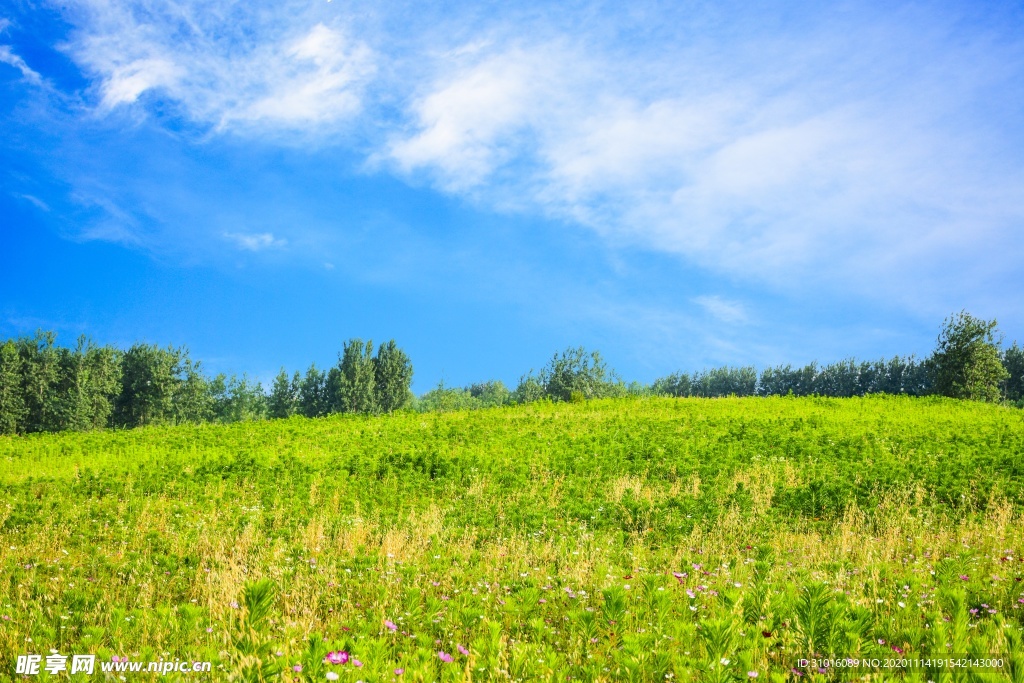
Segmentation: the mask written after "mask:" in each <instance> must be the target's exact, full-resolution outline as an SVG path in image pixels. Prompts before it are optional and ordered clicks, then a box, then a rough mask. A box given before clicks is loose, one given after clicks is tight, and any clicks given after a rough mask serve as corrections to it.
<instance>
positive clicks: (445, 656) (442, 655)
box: [437, 650, 454, 662]
mask: <svg viewBox="0 0 1024 683" xmlns="http://www.w3.org/2000/svg"><path fill="white" fill-rule="evenodd" d="M437 658H438V659H440V660H441V661H442V662H450V661H452V660H453V659H454V657H452V656H451V655H450V654H448V653H447V652H445V651H444V650H441V651H440V652H438V653H437Z"/></svg>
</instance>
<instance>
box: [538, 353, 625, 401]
mask: <svg viewBox="0 0 1024 683" xmlns="http://www.w3.org/2000/svg"><path fill="white" fill-rule="evenodd" d="M541 378H542V381H543V383H544V393H545V394H547V395H548V396H550V397H551V398H553V399H554V400H556V401H569V400H571V399H572V396H573V394H574V393H575V394H578V395H581V396H582V397H583V398H600V397H602V396H608V395H610V394H612V393H615V392H614V388H615V385H616V378H615V373H614V372H612V371H610V370H608V366H607V364H606V363H605V362H604V360H602V358H601V354H600V353H599V352H597V351H593V352H590V353H588V352H587V351H586V349H584V348H583V347H582V346H580V347H577V348H574V349H573V348H569V349H566V350H565V351H563V352H562V353H561V354H557V353H556V354H555V355H554V357H553V358H552V359H551V361H550V362H549V363H548V366H547V367H546V368H545V369H544V371H543V372H542V373H541Z"/></svg>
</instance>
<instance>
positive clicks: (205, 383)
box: [174, 357, 215, 424]
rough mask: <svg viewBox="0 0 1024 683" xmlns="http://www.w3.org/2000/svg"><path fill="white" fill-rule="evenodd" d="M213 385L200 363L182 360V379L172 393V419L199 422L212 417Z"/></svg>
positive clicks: (206, 420)
mask: <svg viewBox="0 0 1024 683" xmlns="http://www.w3.org/2000/svg"><path fill="white" fill-rule="evenodd" d="M214 412H215V406H214V397H213V387H212V386H211V383H210V380H209V379H207V377H206V375H204V374H203V370H202V363H201V362H199V361H196V362H192V359H190V358H188V357H185V358H184V359H183V360H182V380H181V382H180V383H179V384H178V388H177V391H176V392H175V395H174V421H175V422H177V423H192V424H199V423H202V422H209V421H210V420H212V419H213V418H214Z"/></svg>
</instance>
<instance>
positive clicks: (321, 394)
mask: <svg viewBox="0 0 1024 683" xmlns="http://www.w3.org/2000/svg"><path fill="white" fill-rule="evenodd" d="M328 407H329V403H328V400H327V376H326V375H325V374H324V373H323V372H322V371H320V370H318V369H317V367H316V363H313V364H311V365H310V366H309V370H307V371H306V376H305V377H303V378H302V381H301V382H299V409H300V410H301V412H302V414H303V415H305V416H306V417H319V416H321V415H324V414H326V413H327V411H328Z"/></svg>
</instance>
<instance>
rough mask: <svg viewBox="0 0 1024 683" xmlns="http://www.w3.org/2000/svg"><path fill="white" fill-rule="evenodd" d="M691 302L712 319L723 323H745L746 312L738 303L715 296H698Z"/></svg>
mask: <svg viewBox="0 0 1024 683" xmlns="http://www.w3.org/2000/svg"><path fill="white" fill-rule="evenodd" d="M693 302H694V303H695V304H697V305H698V306H700V307H701V308H703V309H704V310H705V311H707V312H708V313H709V314H710V315H711V316H712V317H713V318H715V319H716V320H718V321H720V322H723V323H744V322H747V311H746V308H744V306H743V304H741V303H740V302H738V301H730V300H728V299H724V298H722V297H721V296H718V295H717V294H714V295H706V296H698V297H694V298H693Z"/></svg>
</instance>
